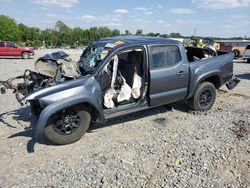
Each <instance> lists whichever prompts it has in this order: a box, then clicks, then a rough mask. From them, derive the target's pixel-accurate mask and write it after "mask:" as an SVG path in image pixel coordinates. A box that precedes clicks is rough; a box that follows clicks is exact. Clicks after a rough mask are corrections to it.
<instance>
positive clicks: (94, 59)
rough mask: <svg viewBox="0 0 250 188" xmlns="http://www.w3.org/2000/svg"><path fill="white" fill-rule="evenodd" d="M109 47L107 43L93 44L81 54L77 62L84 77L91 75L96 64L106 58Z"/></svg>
mask: <svg viewBox="0 0 250 188" xmlns="http://www.w3.org/2000/svg"><path fill="white" fill-rule="evenodd" d="M110 49H111V47H110V46H109V45H108V44H107V43H94V44H92V45H90V46H88V47H87V48H86V49H85V50H84V51H83V53H82V55H81V57H80V61H79V66H80V69H81V72H82V73H83V74H84V75H86V74H90V73H92V72H93V71H94V70H95V68H96V67H97V66H98V64H99V63H100V62H101V61H102V60H103V59H104V58H105V57H106V56H107V54H108V52H109V50H110Z"/></svg>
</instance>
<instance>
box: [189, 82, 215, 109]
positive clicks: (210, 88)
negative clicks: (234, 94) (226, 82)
mask: <svg viewBox="0 0 250 188" xmlns="http://www.w3.org/2000/svg"><path fill="white" fill-rule="evenodd" d="M215 98H216V89H215V87H214V85H213V84H212V83H210V82H202V83H201V84H200V85H199V86H198V88H197V90H196V92H195V94H194V96H193V97H192V98H191V99H189V100H188V103H189V106H190V108H191V109H192V110H196V111H205V110H209V109H210V108H211V107H212V106H213V104H214V102H215Z"/></svg>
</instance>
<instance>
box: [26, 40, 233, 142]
mask: <svg viewBox="0 0 250 188" xmlns="http://www.w3.org/2000/svg"><path fill="white" fill-rule="evenodd" d="M233 58H234V54H233V53H231V52H223V51H214V50H212V49H200V48H195V47H186V48H185V47H184V46H183V44H182V43H180V42H178V41H175V40H171V39H165V38H153V37H139V36H127V37H125V36H124V37H112V38H104V39H100V40H98V41H96V42H94V43H93V44H91V45H90V46H88V47H87V48H86V49H85V50H84V52H83V54H82V55H81V57H80V60H79V62H78V66H79V67H78V68H79V70H80V72H81V76H80V77H79V78H77V79H74V80H70V81H66V82H63V83H58V84H57V85H55V86H51V87H48V88H45V89H41V90H39V91H36V92H33V93H31V94H28V95H27V96H25V97H24V98H23V99H22V100H23V101H28V102H29V103H30V104H31V108H32V111H33V112H34V114H35V115H36V116H37V117H38V123H37V128H36V137H37V138H40V137H42V136H44V135H45V136H46V137H47V139H48V140H50V141H51V142H53V143H55V144H70V143H73V142H75V141H77V140H79V139H80V138H81V137H82V136H83V135H84V133H85V132H86V131H87V129H88V128H89V126H90V125H91V122H104V121H107V120H108V119H110V118H113V117H117V116H121V115H124V114H129V113H133V112H136V111H140V110H144V109H148V108H151V107H156V106H160V105H164V104H168V103H173V102H176V101H180V100H186V101H187V102H188V104H189V106H190V108H191V109H193V110H198V111H205V110H209V109H210V108H211V107H212V106H213V104H214V102H215V98H216V89H218V88H220V87H221V86H222V85H224V84H225V83H227V82H228V81H230V80H231V79H232V77H233Z"/></svg>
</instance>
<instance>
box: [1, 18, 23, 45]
mask: <svg viewBox="0 0 250 188" xmlns="http://www.w3.org/2000/svg"><path fill="white" fill-rule="evenodd" d="M0 40H10V41H16V42H19V41H20V32H19V28H18V26H17V23H16V21H15V20H14V19H11V18H10V17H8V16H4V15H0Z"/></svg>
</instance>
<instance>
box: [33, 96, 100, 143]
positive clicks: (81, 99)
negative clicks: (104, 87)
mask: <svg viewBox="0 0 250 188" xmlns="http://www.w3.org/2000/svg"><path fill="white" fill-rule="evenodd" d="M81 103H88V104H89V105H91V106H92V107H93V108H95V111H97V112H98V113H99V117H100V118H101V119H104V116H103V109H102V105H101V103H100V102H99V101H98V99H97V98H95V97H94V96H93V95H77V96H72V97H69V98H66V99H64V100H62V101H58V102H55V103H52V104H50V105H48V106H47V107H46V108H44V109H43V111H42V112H41V114H40V116H39V119H38V123H37V127H36V133H35V138H36V139H40V138H42V137H43V131H44V128H45V126H46V124H47V122H48V120H49V118H50V117H51V116H52V115H53V114H55V113H56V112H58V111H60V110H63V109H65V108H68V107H71V106H74V105H77V104H81Z"/></svg>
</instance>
